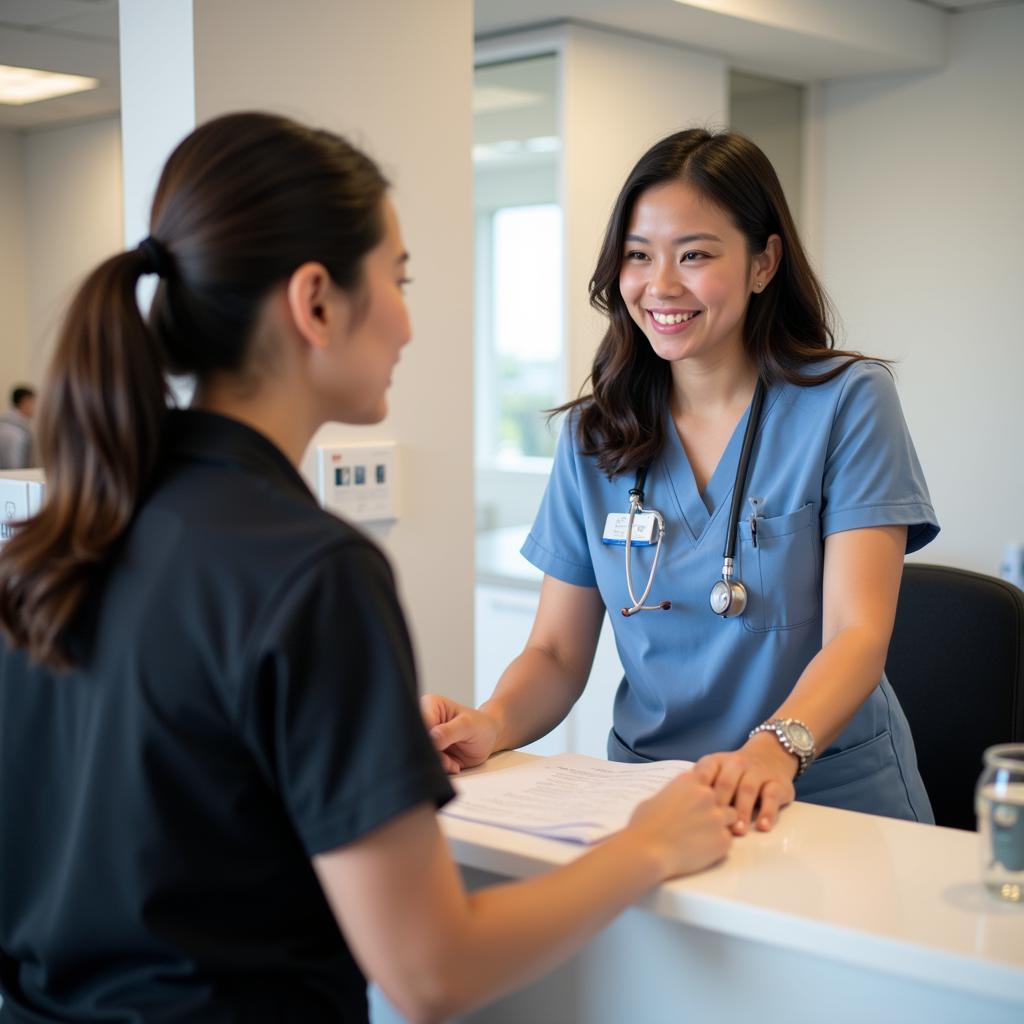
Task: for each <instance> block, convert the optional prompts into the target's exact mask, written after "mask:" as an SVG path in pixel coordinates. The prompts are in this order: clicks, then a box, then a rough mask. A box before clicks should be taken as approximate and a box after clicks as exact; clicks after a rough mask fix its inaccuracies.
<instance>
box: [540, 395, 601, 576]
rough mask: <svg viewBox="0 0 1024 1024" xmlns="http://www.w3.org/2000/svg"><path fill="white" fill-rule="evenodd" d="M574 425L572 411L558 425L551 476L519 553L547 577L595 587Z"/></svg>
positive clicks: (574, 420) (574, 419)
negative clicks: (560, 426)
mask: <svg viewBox="0 0 1024 1024" xmlns="http://www.w3.org/2000/svg"><path fill="white" fill-rule="evenodd" d="M575 425H576V418H575V417H574V416H573V415H572V414H570V415H569V416H567V417H566V418H565V421H564V422H563V424H562V431H561V433H560V434H559V437H558V445H557V446H556V448H555V459H554V466H553V467H552V469H551V476H550V477H549V478H548V485H547V488H546V489H545V491H544V497H543V499H542V500H541V503H540V508H539V510H538V511H537V518H536V519H535V520H534V523H533V528H532V529H531V530H530V534H529V536H528V537H527V538H526V543H525V544H523V547H522V554H523V557H524V558H526V559H527V561H529V562H532V563H533V565H535V566H536V567H537V568H538V569H540V570H541V572H544V573H547V574H548V575H549V576H554V577H555V578H556V579H560V580H562V581H563V582H565V583H574V584H576V586H579V587H595V586H597V578H596V577H595V575H594V564H593V561H592V559H591V557H590V548H589V546H588V544H587V529H586V524H585V522H584V516H583V498H582V494H581V491H580V480H579V476H578V473H579V468H580V467H579V462H578V459H577V455H576V448H575V444H574V443H573V438H574V435H575Z"/></svg>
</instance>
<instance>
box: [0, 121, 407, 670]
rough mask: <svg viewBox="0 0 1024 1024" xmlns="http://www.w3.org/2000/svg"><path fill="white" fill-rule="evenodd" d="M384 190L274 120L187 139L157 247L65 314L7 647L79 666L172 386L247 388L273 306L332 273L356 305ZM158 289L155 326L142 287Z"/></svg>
mask: <svg viewBox="0 0 1024 1024" xmlns="http://www.w3.org/2000/svg"><path fill="white" fill-rule="evenodd" d="M387 185H388V183H387V181H386V179H385V178H384V176H383V175H382V174H381V172H380V169H379V168H378V167H377V165H376V164H375V163H374V162H373V161H372V160H371V159H370V158H369V157H368V156H366V155H365V154H364V153H362V152H360V151H359V150H358V149H356V148H355V147H354V146H351V145H350V144H349V143H348V142H346V141H345V140H344V139H342V138H340V137H339V136H337V135H332V134H331V133H330V132H326V131H322V130H318V129H313V128H308V127H306V126H305V125H301V124H298V123H297V122H295V121H291V120H289V119H288V118H284V117H280V116H277V115H274V114H263V113H259V112H249V113H245V112H243V113H236V114H225V115H224V116H223V117H219V118H215V119H214V120H212V121H208V122H207V123H206V124H205V125H202V126H200V127H199V128H197V129H196V130H195V131H194V132H192V134H191V135H189V136H188V137H186V138H185V139H184V140H183V141H182V142H181V143H180V144H179V145H178V147H177V148H176V149H175V151H174V152H173V153H172V154H171V155H170V157H169V158H168V160H167V163H166V165H165V166H164V169H163V172H162V173H161V175H160V181H159V182H158V184H157V188H156V195H155V197H154V199H153V209H152V212H151V216H150V230H151V231H152V234H153V235H154V236H156V237H155V238H154V237H152V236H151V237H149V238H147V239H145V240H144V241H143V242H142V243H141V244H140V245H139V247H138V248H137V249H134V250H132V251H131V252H125V253H121V255H119V256H114V257H113V258H111V259H109V260H107V261H106V263H103V264H102V265H101V266H100V267H98V268H97V269H96V270H94V271H93V273H92V274H91V275H90V276H89V277H88V278H87V279H86V281H85V284H83V285H82V287H81V289H80V290H79V292H78V294H77V295H76V296H75V299H74V301H73V302H72V304H71V308H70V309H69V310H68V314H67V318H66V320H65V322H64V326H63V329H62V331H61V336H60V340H59V342H58V345H57V351H56V354H55V356H54V359H53V362H52V363H51V366H50V371H49V378H48V380H47V385H46V387H45V388H44V390H43V398H42V403H41V404H42V408H41V410H40V430H39V442H40V444H39V450H40V454H41V455H42V464H43V468H44V469H45V470H46V501H45V502H44V504H43V507H42V509H41V511H40V512H39V513H38V514H37V515H35V516H33V517H32V518H31V519H29V520H28V521H27V522H26V523H24V524H23V525H21V526H20V527H19V528H18V530H17V532H16V533H15V535H14V536H13V537H12V538H11V540H9V541H8V542H7V546H6V547H5V548H3V549H2V550H0V630H2V632H3V633H4V635H5V636H6V638H7V640H8V641H9V643H10V644H11V645H13V646H14V647H22V648H25V649H27V651H28V653H29V656H30V657H32V658H34V659H35V660H37V661H39V662H43V663H45V664H48V665H51V666H54V667H67V666H69V665H70V664H71V663H72V661H73V660H74V659H73V653H74V652H72V651H71V650H69V646H68V629H69V626H70V625H71V624H72V622H73V620H74V618H75V616H76V614H77V613H78V611H79V609H80V608H81V606H82V603H83V600H84V598H85V596H86V594H87V593H88V591H89V588H90V587H91V586H92V585H93V584H94V582H95V581H96V580H97V579H98V578H99V577H100V575H101V574H102V573H103V572H104V570H105V568H106V566H107V565H108V563H109V562H110V560H111V558H112V556H114V555H115V553H116V546H117V544H118V543H119V541H120V540H121V538H122V537H123V536H124V533H125V531H126V529H127V528H128V527H129V526H130V524H131V522H132V519H133V517H134V516H135V512H136V509H137V508H138V506H139V503H140V502H141V501H142V500H143V499H144V497H145V495H146V492H147V488H148V487H149V486H150V484H151V481H152V478H153V476H154V474H155V472H156V464H157V458H158V455H159V449H160V444H161V440H160V437H161V431H162V426H163V420H164V416H165V412H166V408H167V388H166V384H165V372H168V371H169V372H176V373H189V374H194V375H195V377H196V378H197V380H198V381H200V382H202V381H203V380H204V379H206V378H207V377H208V375H210V374H213V373H220V374H236V373H245V372H247V368H248V367H249V360H250V354H251V353H250V349H251V341H252V338H253V335H254V327H255V325H256V323H257V320H258V318H259V316H260V315H261V310H262V308H263V304H264V302H265V300H266V298H267V296H268V295H269V294H270V292H271V289H273V288H275V287H279V286H280V285H281V284H283V283H284V282H286V281H287V280H288V278H289V277H290V275H291V274H292V273H294V271H295V270H296V268H298V267H300V266H301V265H302V264H303V263H305V262H307V261H310V260H313V261H316V262H319V263H322V264H323V265H324V267H326V269H327V271H328V273H329V274H330V276H331V280H332V281H333V282H334V284H336V285H337V286H338V287H339V288H342V289H344V290H345V291H347V292H349V293H350V294H352V295H356V296H358V295H359V294H360V291H361V288H362V287H363V270H364V259H365V257H366V254H367V253H369V252H370V251H371V250H372V249H373V248H374V247H375V246H376V245H377V244H378V243H379V241H380V239H381V237H382V235H383V232H384V221H383V216H382V200H383V197H384V193H385V191H386V189H387ZM146 273H154V274H156V275H158V276H159V277H160V279H161V280H160V283H159V285H158V286H157V290H156V294H155V295H154V297H153V304H152V306H151V307H150V311H149V318H148V324H146V323H144V322H143V319H142V315H141V314H140V312H139V308H138V304H137V302H136V298H135V289H136V287H137V285H138V282H139V278H140V277H141V276H142V275H143V274H146Z"/></svg>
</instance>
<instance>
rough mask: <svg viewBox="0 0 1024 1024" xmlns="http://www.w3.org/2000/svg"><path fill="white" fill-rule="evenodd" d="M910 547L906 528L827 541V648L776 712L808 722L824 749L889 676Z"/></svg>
mask: <svg viewBox="0 0 1024 1024" xmlns="http://www.w3.org/2000/svg"><path fill="white" fill-rule="evenodd" d="M906 545H907V528H906V527H905V526H876V527H871V528H869V529H862V530H847V531H844V532H843V533H834V534H831V535H830V536H828V537H826V538H825V565H824V582H823V591H822V637H821V643H822V647H821V650H820V651H819V652H818V654H817V655H816V656H815V657H814V658H813V659H812V660H811V662H810V663H809V664H808V666H807V668H806V669H804V671H803V672H802V673H801V675H800V678H799V679H798V680H797V684H796V686H795V687H794V688H793V692H792V693H791V694H790V695H789V698H788V699H787V700H786V701H785V702H784V703H783V705H782V706H781V707H780V708H779V709H778V711H777V712H776V717H779V718H797V719H799V720H800V721H801V722H806V723H807V725H809V726H810V728H811V731H812V732H813V733H814V740H815V745H816V746H817V748H818V750H824V749H825V748H826V747H828V746H829V745H830V744H831V743H832V741H833V740H835V739H836V738H837V737H838V736H839V734H840V733H841V732H842V731H843V729H845V728H846V725H847V724H848V723H849V721H850V719H851V718H853V716H854V715H855V714H856V713H857V710H858V708H860V706H861V705H862V704H863V703H864V701H866V700H867V699H868V697H869V696H870V695H871V693H872V691H873V690H874V689H875V687H876V686H878V681H879V679H881V678H882V673H883V671H884V670H885V659H886V656H887V655H888V652H889V640H890V638H891V637H892V627H893V622H894V621H895V619H896V602H897V600H898V598H899V594H900V579H901V578H902V576H903V556H904V553H905V551H906ZM776 742H777V741H776ZM787 756H788V757H792V755H787Z"/></svg>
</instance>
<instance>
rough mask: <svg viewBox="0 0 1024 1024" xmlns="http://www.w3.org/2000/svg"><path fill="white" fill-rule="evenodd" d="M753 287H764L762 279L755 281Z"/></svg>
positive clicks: (759, 288) (758, 288)
mask: <svg viewBox="0 0 1024 1024" xmlns="http://www.w3.org/2000/svg"><path fill="white" fill-rule="evenodd" d="M754 287H755V288H756V289H757V290H758V291H760V290H761V289H762V288H763V287H764V281H758V282H757V283H756V284H755V285H754Z"/></svg>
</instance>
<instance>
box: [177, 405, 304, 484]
mask: <svg viewBox="0 0 1024 1024" xmlns="http://www.w3.org/2000/svg"><path fill="white" fill-rule="evenodd" d="M164 446H165V447H164V452H165V457H166V458H167V459H169V460H181V461H189V462H207V463H219V464H221V465H232V466H237V467H239V468H241V469H245V470H247V471H249V472H252V473H256V474H258V475H260V476H264V477H267V478H269V479H270V480H272V481H273V482H274V483H276V484H277V485H278V486H281V487H285V488H287V489H288V490H292V491H295V492H297V493H298V494H300V495H301V496H303V497H305V498H307V499H309V500H310V501H311V502H313V503H314V504H315V503H316V499H315V498H314V497H313V495H312V493H311V492H310V490H309V487H308V486H307V485H306V482H305V480H303V479H302V477H301V476H300V475H299V472H298V470H297V469H296V468H295V467H294V466H293V465H292V464H291V462H290V461H289V460H288V457H287V456H286V455H285V454H284V452H282V451H281V449H280V448H278V447H277V445H275V444H274V443H273V442H272V441H271V440H270V439H269V438H268V437H266V436H265V435H264V434H261V433H260V432H259V431H258V430H254V429H253V428H252V427H249V426H247V425H246V424H244V423H242V422H240V421H239V420H233V419H230V418H229V417H227V416H221V415H219V414H218V413H212V412H205V411H203V410H199V409H169V410H168V412H167V417H166V421H165V425H164Z"/></svg>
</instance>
